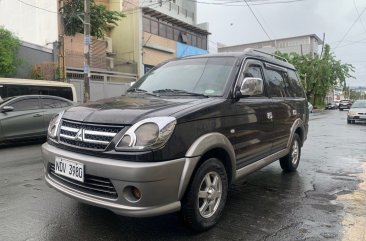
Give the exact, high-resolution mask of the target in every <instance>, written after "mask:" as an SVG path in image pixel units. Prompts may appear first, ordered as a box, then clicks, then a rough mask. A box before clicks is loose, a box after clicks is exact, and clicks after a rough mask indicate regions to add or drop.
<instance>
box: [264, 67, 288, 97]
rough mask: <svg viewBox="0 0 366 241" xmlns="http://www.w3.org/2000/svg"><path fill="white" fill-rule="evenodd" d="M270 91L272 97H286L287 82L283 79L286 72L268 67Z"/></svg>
mask: <svg viewBox="0 0 366 241" xmlns="http://www.w3.org/2000/svg"><path fill="white" fill-rule="evenodd" d="M266 73H267V78H268V85H269V91H270V93H271V96H272V97H285V96H286V95H287V94H286V84H285V81H284V79H283V74H284V72H282V71H280V70H275V69H266Z"/></svg>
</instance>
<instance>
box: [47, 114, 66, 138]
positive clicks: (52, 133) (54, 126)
mask: <svg viewBox="0 0 366 241" xmlns="http://www.w3.org/2000/svg"><path fill="white" fill-rule="evenodd" d="M64 112H65V111H62V112H61V113H59V114H57V115H56V116H55V117H53V118H52V120H51V121H50V124H49V125H48V131H47V134H48V136H49V137H50V138H52V139H55V138H56V136H57V131H58V127H59V124H60V120H61V118H62V116H63V114H64Z"/></svg>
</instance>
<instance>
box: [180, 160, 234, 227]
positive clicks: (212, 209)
mask: <svg viewBox="0 0 366 241" xmlns="http://www.w3.org/2000/svg"><path fill="white" fill-rule="evenodd" d="M227 192H228V178H227V174H226V171H225V167H224V165H223V164H222V162H221V161H219V160H218V159H216V158H210V159H208V160H206V161H205V162H204V163H203V164H202V165H201V166H200V167H199V168H198V170H197V172H196V173H195V176H194V177H193V180H192V182H191V183H190V185H189V187H188V190H187V193H186V194H185V196H184V198H183V200H182V210H181V214H182V215H181V216H182V218H183V221H184V222H185V223H186V224H187V225H188V226H189V227H190V228H192V229H194V230H196V231H200V232H201V231H204V230H207V229H209V228H211V227H213V226H214V225H215V224H216V223H217V222H218V220H219V219H220V216H221V213H222V211H223V209H224V207H225V203H226V198H227Z"/></svg>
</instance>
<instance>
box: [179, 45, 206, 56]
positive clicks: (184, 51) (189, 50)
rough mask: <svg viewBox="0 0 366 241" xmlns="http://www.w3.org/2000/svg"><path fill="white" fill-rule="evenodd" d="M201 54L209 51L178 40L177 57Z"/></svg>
mask: <svg viewBox="0 0 366 241" xmlns="http://www.w3.org/2000/svg"><path fill="white" fill-rule="evenodd" d="M200 54H208V51H207V50H204V49H200V48H196V47H193V46H191V45H187V44H183V43H179V42H177V58H181V57H185V56H191V55H200Z"/></svg>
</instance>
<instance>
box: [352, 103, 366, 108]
mask: <svg viewBox="0 0 366 241" xmlns="http://www.w3.org/2000/svg"><path fill="white" fill-rule="evenodd" d="M352 108H366V101H356V102H355V103H353V105H352Z"/></svg>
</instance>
